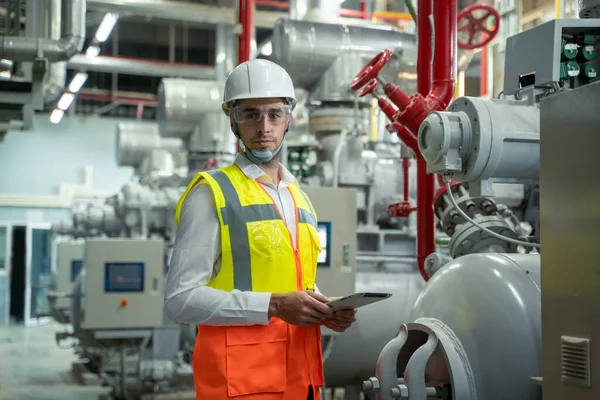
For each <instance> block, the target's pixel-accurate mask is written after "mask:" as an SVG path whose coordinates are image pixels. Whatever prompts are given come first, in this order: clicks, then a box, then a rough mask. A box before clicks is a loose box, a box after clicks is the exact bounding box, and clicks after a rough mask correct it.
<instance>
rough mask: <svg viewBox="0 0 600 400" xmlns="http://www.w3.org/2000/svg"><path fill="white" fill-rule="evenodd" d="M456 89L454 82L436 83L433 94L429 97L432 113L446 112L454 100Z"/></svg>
mask: <svg viewBox="0 0 600 400" xmlns="http://www.w3.org/2000/svg"><path fill="white" fill-rule="evenodd" d="M454 89H455V83H454V81H453V80H438V81H434V82H433V85H432V87H431V92H430V93H429V95H428V96H427V103H428V104H429V109H430V111H445V110H446V109H447V108H448V105H449V104H450V100H452V97H453V95H454Z"/></svg>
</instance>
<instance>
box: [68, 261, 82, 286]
mask: <svg viewBox="0 0 600 400" xmlns="http://www.w3.org/2000/svg"><path fill="white" fill-rule="evenodd" d="M82 266H83V260H71V282H75V279H77V275H79V272H80V271H81V267H82Z"/></svg>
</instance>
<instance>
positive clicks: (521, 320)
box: [377, 253, 542, 400]
mask: <svg viewBox="0 0 600 400" xmlns="http://www.w3.org/2000/svg"><path fill="white" fill-rule="evenodd" d="M410 321H414V322H412V323H410V324H407V325H406V326H403V327H402V329H401V331H400V333H399V334H398V336H397V337H396V338H395V339H394V340H392V341H391V342H390V343H388V345H386V348H385V350H384V351H383V352H382V353H381V356H380V358H379V361H378V364H379V365H378V375H377V377H378V378H379V379H378V384H379V385H380V387H381V389H380V397H378V398H381V399H390V398H392V397H390V396H389V390H390V388H396V386H397V385H398V377H400V376H404V380H405V382H404V386H405V387H404V388H403V389H402V391H403V392H405V393H408V395H411V393H414V395H416V393H417V392H419V391H420V390H425V389H424V385H427V386H432V385H435V386H437V387H442V386H444V384H447V385H450V386H449V387H451V391H452V392H453V393H452V396H451V398H456V399H464V400H477V399H485V400H505V399H511V400H537V399H541V389H540V387H539V386H537V385H536V384H535V383H534V382H533V381H532V379H531V378H532V377H539V376H541V366H542V357H541V292H540V256H539V254H500V253H488V254H470V255H466V256H463V257H460V258H457V259H455V260H453V261H451V262H449V263H448V264H446V265H445V266H444V267H442V268H441V269H440V270H439V271H438V272H437V273H436V274H435V275H434V276H433V277H432V279H431V280H430V281H429V282H428V283H427V285H426V286H425V288H424V289H423V291H422V293H421V294H420V296H419V298H418V299H417V301H416V303H415V306H414V309H413V311H412V313H411V315H410ZM398 354H399V355H398ZM409 360H410V361H409ZM411 370H412V371H418V370H421V371H425V381H423V377H422V376H421V375H419V376H421V378H418V379H414V377H416V375H411V372H410V371H411ZM411 376H412V377H413V379H412V380H411ZM390 382H392V383H390Z"/></svg>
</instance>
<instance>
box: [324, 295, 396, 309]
mask: <svg viewBox="0 0 600 400" xmlns="http://www.w3.org/2000/svg"><path fill="white" fill-rule="evenodd" d="M391 296H392V294H391V293H354V294H352V295H350V296H346V297H342V298H341V299H336V300H333V301H330V302H329V303H327V305H328V306H330V307H332V308H333V309H334V310H336V311H338V310H352V309H354V308H359V307H362V306H366V305H369V304H372V303H376V302H378V301H381V300H385V299H387V298H389V297H391Z"/></svg>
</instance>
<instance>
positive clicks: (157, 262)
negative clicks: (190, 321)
mask: <svg viewBox="0 0 600 400" xmlns="http://www.w3.org/2000/svg"><path fill="white" fill-rule="evenodd" d="M84 265H85V269H86V275H85V279H86V293H85V317H84V320H83V322H82V324H81V325H82V327H83V328H84V329H126V328H158V327H161V326H162V325H163V293H164V242H163V241H162V240H148V239H89V240H86V242H85V258H84Z"/></svg>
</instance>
